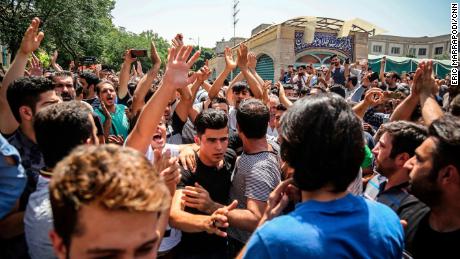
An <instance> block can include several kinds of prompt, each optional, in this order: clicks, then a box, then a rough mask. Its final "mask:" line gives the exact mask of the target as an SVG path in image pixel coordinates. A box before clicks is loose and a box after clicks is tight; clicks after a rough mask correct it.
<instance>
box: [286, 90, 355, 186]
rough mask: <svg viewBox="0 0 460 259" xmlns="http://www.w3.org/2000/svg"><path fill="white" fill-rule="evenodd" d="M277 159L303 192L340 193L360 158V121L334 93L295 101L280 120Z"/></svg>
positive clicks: (350, 177) (350, 178)
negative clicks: (282, 161)
mask: <svg viewBox="0 0 460 259" xmlns="http://www.w3.org/2000/svg"><path fill="white" fill-rule="evenodd" d="M279 134H280V136H281V157H282V158H283V160H284V161H286V162H287V163H288V164H289V166H290V167H291V168H293V169H294V171H295V172H294V181H295V183H296V185H297V186H298V187H299V189H301V190H303V191H316V190H320V189H322V188H326V189H327V190H328V191H331V192H343V191H345V190H346V189H347V187H348V185H349V184H350V183H351V182H352V181H353V180H354V179H355V178H356V176H357V175H358V172H359V167H360V165H361V163H362V161H363V159H364V139H363V130H362V126H361V121H360V120H359V119H358V118H357V117H356V115H355V114H354V113H353V111H352V109H351V107H350V106H349V105H348V104H347V103H346V101H345V100H344V99H343V98H342V97H340V96H337V95H335V94H325V95H319V96H308V97H305V98H302V99H299V100H298V101H297V102H295V103H294V105H293V106H291V107H290V108H289V110H288V111H286V112H285V113H284V115H283V117H282V119H281V130H280V132H279Z"/></svg>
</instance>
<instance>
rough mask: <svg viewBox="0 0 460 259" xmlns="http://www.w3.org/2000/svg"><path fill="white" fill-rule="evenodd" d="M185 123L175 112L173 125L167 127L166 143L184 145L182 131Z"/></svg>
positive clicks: (172, 120)
mask: <svg viewBox="0 0 460 259" xmlns="http://www.w3.org/2000/svg"><path fill="white" fill-rule="evenodd" d="M184 124H185V122H184V121H182V120H181V119H180V118H179V115H177V113H176V112H175V111H174V112H173V116H172V119H171V124H168V125H167V126H166V143H169V144H175V145H180V144H182V135H181V133H182V129H183V128H184Z"/></svg>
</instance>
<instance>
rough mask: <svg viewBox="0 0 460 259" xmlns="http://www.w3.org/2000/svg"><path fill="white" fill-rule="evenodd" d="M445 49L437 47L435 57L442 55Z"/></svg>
mask: <svg viewBox="0 0 460 259" xmlns="http://www.w3.org/2000/svg"><path fill="white" fill-rule="evenodd" d="M442 51H443V47H437V48H435V49H434V54H435V55H442Z"/></svg>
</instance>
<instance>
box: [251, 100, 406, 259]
mask: <svg viewBox="0 0 460 259" xmlns="http://www.w3.org/2000/svg"><path fill="white" fill-rule="evenodd" d="M280 134H281V138H282V141H281V156H282V158H283V160H284V161H286V163H287V164H288V165H289V167H290V168H292V169H293V170H294V175H293V180H288V181H285V182H283V183H281V184H280V185H279V186H278V187H277V188H276V189H275V191H274V192H273V193H272V194H270V198H269V201H268V207H267V209H266V210H265V213H264V215H263V218H262V220H261V222H260V223H259V226H260V228H259V229H257V230H256V232H254V234H253V235H252V237H251V239H250V240H249V243H248V244H247V249H246V251H245V253H244V258H282V257H285V258H338V257H348V258H401V257H402V249H403V229H402V226H401V224H400V222H399V218H398V217H397V216H396V214H395V213H394V212H393V211H392V210H391V209H390V208H388V207H387V206H385V205H383V204H379V203H376V202H372V201H368V200H365V199H364V198H362V197H359V196H354V195H352V194H350V193H348V192H347V187H348V186H349V184H350V183H351V182H352V181H353V180H354V179H355V178H356V176H357V175H358V172H359V168H360V165H361V163H362V161H363V158H364V148H363V147H364V139H363V130H362V126H361V122H360V120H359V119H358V118H357V117H356V116H355V114H354V113H353V111H352V109H351V107H350V106H349V105H348V104H347V103H346V102H345V100H344V99H343V98H341V97H339V96H337V95H334V94H327V95H319V96H316V97H306V98H303V99H300V100H298V101H297V102H296V103H294V105H293V106H291V107H290V108H289V110H288V111H287V112H286V113H285V114H284V115H283V118H282V124H281V131H280ZM331 154H334V155H333V156H331ZM291 183H295V185H296V187H297V188H299V189H300V191H301V199H302V202H301V203H299V204H297V205H296V208H295V210H294V211H293V212H291V213H289V214H287V215H284V216H280V217H278V218H275V219H273V220H271V221H269V222H265V221H267V220H270V219H272V218H273V217H276V216H277V215H279V214H280V213H281V211H282V210H283V209H284V208H285V207H286V205H287V204H288V202H289V197H288V190H289V184H291ZM264 222H265V224H264ZM262 224H263V225H262ZM382 244H385V245H382Z"/></svg>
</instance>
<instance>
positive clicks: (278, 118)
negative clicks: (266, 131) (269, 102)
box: [275, 103, 287, 132]
mask: <svg viewBox="0 0 460 259" xmlns="http://www.w3.org/2000/svg"><path fill="white" fill-rule="evenodd" d="M286 110H287V108H286V106H284V105H283V104H282V103H280V104H278V105H277V106H276V111H275V127H276V130H278V132H279V131H280V126H281V116H283V114H284V112H285V111H286Z"/></svg>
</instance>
